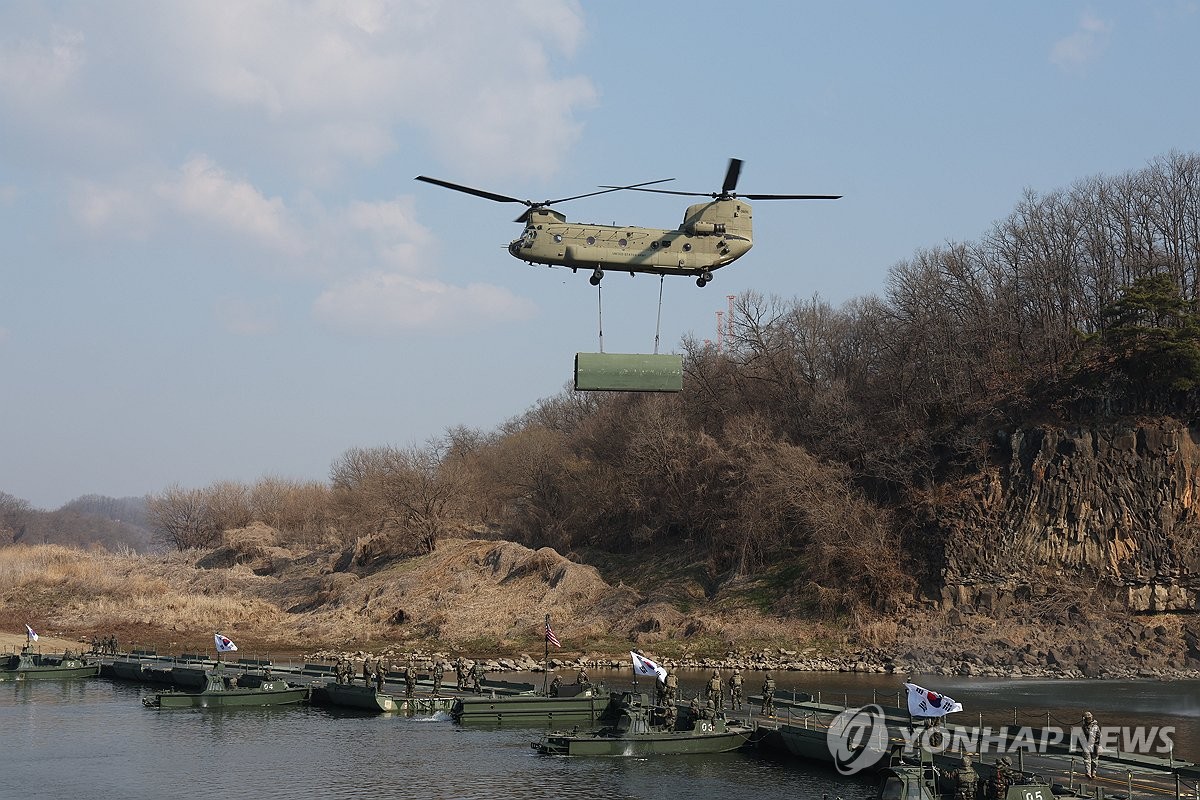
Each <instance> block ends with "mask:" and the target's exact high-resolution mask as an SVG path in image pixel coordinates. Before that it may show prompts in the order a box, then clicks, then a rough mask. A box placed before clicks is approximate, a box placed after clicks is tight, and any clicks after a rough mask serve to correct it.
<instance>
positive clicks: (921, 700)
mask: <svg viewBox="0 0 1200 800" xmlns="http://www.w3.org/2000/svg"><path fill="white" fill-rule="evenodd" d="M904 688H905V689H908V713H909V714H912V715H913V716H914V717H944V716H946V715H947V714H953V713H954V712H956V711H962V710H963V707H962V703H956V702H954V700H952V699H951V698H949V697H947V696H946V695H944V694H938V693H937V692H931V691H929V690H927V689H922V688H921V687H920V686H917V685H916V684H915V683H906V684H904Z"/></svg>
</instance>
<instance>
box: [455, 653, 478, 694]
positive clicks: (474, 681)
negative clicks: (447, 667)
mask: <svg viewBox="0 0 1200 800" xmlns="http://www.w3.org/2000/svg"><path fill="white" fill-rule="evenodd" d="M454 678H455V681H456V688H457V689H458V691H460V692H465V691H472V692H475V694H481V693H482V692H483V687H482V686H481V685H480V683H479V682H480V681H481V680H483V669H482V668H481V667H480V666H479V665H478V664H476V663H475V662H474V661H472V662H471V664H470V665H469V666H468V665H467V662H466V661H465V660H464V659H463V657H462V656H459V657H458V659H457V660H456V661H455V662H454Z"/></svg>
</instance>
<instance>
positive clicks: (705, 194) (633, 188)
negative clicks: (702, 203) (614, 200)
mask: <svg viewBox="0 0 1200 800" xmlns="http://www.w3.org/2000/svg"><path fill="white" fill-rule="evenodd" d="M605 188H607V189H608V190H609V191H610V192H612V191H616V190H617V189H629V190H630V191H634V192H650V193H651V194H674V195H679V196H680V197H716V196H717V195H716V194H714V193H713V192H678V191H675V190H674V189H641V188H638V186H608V187H605Z"/></svg>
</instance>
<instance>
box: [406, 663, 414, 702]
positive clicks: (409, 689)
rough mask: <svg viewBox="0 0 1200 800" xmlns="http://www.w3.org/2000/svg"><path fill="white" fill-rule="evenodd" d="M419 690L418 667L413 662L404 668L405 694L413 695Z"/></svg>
mask: <svg viewBox="0 0 1200 800" xmlns="http://www.w3.org/2000/svg"><path fill="white" fill-rule="evenodd" d="M416 691H417V668H416V667H414V666H413V664H412V662H411V661H410V662H408V666H407V667H405V668H404V696H405V697H412V696H413V695H414V694H415V693H416Z"/></svg>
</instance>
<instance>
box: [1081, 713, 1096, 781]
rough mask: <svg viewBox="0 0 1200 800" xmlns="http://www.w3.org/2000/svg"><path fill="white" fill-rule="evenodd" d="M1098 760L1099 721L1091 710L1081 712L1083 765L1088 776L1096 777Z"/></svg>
mask: <svg viewBox="0 0 1200 800" xmlns="http://www.w3.org/2000/svg"><path fill="white" fill-rule="evenodd" d="M1099 760H1100V723H1099V722H1097V721H1096V718H1095V717H1094V716H1092V712H1090V711H1085V712H1083V766H1084V768H1085V769H1086V771H1087V776H1088V777H1089V778H1094V777H1096V763H1097V762H1098V761H1099Z"/></svg>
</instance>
